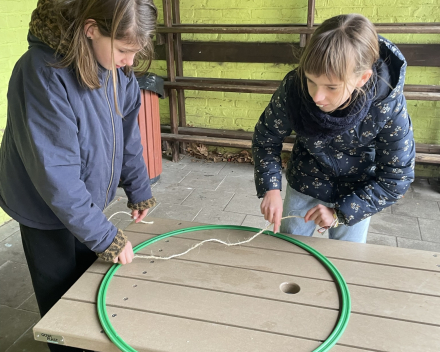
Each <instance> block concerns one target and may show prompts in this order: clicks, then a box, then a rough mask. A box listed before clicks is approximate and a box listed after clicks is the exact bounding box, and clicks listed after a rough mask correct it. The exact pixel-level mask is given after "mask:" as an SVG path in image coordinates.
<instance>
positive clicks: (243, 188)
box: [216, 175, 257, 197]
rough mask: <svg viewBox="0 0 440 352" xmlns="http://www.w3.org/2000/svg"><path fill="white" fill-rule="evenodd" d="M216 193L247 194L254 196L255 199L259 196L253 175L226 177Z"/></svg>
mask: <svg viewBox="0 0 440 352" xmlns="http://www.w3.org/2000/svg"><path fill="white" fill-rule="evenodd" d="M216 191H226V192H238V193H245V194H251V195H254V197H256V195H257V191H256V189H255V183H254V177H253V176H252V175H246V176H244V175H241V176H230V175H229V176H225V178H224V180H223V181H222V183H221V184H220V185H219V186H218V187H217V189H216Z"/></svg>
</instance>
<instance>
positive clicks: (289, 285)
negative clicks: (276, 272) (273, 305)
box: [280, 282, 301, 295]
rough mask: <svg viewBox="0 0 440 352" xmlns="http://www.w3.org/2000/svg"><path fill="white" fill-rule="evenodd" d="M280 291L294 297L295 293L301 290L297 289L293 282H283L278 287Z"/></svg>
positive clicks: (297, 286)
mask: <svg viewBox="0 0 440 352" xmlns="http://www.w3.org/2000/svg"><path fill="white" fill-rule="evenodd" d="M280 290H281V291H283V292H284V293H288V294H291V295H294V294H295V293H298V292H299V291H300V290H301V288H300V287H299V285H297V284H295V283H293V282H283V283H282V284H281V285H280Z"/></svg>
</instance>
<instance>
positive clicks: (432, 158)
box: [416, 153, 440, 165]
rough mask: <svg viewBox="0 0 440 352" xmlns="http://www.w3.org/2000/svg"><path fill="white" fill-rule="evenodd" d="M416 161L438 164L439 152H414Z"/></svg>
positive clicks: (439, 159)
mask: <svg viewBox="0 0 440 352" xmlns="http://www.w3.org/2000/svg"><path fill="white" fill-rule="evenodd" d="M416 163H419V164H436V165H439V164H440V154H423V153H416Z"/></svg>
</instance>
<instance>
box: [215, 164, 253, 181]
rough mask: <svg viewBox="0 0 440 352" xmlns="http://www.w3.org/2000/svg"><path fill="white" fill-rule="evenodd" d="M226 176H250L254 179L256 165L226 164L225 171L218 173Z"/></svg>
mask: <svg viewBox="0 0 440 352" xmlns="http://www.w3.org/2000/svg"><path fill="white" fill-rule="evenodd" d="M218 174H219V175H224V176H249V177H251V178H252V179H253V178H254V165H252V164H250V163H231V162H226V163H225V166H224V168H223V169H221V170H220V172H219V173H218Z"/></svg>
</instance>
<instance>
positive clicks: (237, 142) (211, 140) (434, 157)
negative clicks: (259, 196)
mask: <svg viewBox="0 0 440 352" xmlns="http://www.w3.org/2000/svg"><path fill="white" fill-rule="evenodd" d="M161 137H162V140H163V141H168V142H186V143H201V144H206V145H211V146H220V147H231V148H243V149H251V147H252V141H249V140H241V139H231V138H216V137H207V136H195V135H185V134H171V133H161ZM292 149H293V144H292V143H283V152H291V151H292ZM416 163H420V164H440V154H425V153H416Z"/></svg>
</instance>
